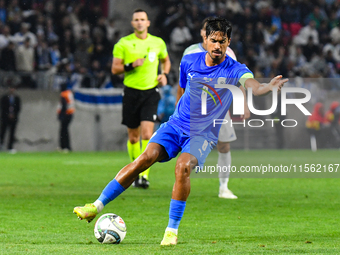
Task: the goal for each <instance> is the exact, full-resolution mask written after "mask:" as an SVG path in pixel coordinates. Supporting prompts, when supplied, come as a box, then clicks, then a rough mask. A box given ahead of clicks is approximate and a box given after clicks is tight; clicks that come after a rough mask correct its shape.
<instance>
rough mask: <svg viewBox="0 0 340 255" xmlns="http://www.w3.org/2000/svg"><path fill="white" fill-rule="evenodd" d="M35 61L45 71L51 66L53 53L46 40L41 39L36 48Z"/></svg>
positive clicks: (37, 66)
mask: <svg viewBox="0 0 340 255" xmlns="http://www.w3.org/2000/svg"><path fill="white" fill-rule="evenodd" d="M35 63H36V68H37V70H39V71H45V70H48V69H50V68H51V55H50V51H49V49H48V46H47V43H46V42H45V41H40V42H39V43H38V46H37V47H36V49H35Z"/></svg>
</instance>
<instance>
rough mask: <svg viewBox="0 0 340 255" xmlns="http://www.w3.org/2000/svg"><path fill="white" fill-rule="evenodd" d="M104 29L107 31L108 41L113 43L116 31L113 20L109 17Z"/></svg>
mask: <svg viewBox="0 0 340 255" xmlns="http://www.w3.org/2000/svg"><path fill="white" fill-rule="evenodd" d="M106 31H107V39H108V40H109V41H110V43H112V44H114V43H115V42H116V38H115V37H116V32H117V28H116V27H115V20H114V19H113V18H111V19H110V20H109V22H108V24H107V25H106Z"/></svg>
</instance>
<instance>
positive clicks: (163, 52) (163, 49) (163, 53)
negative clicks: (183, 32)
mask: <svg viewBox="0 0 340 255" xmlns="http://www.w3.org/2000/svg"><path fill="white" fill-rule="evenodd" d="M166 56H168V50H167V49H166V44H165V42H164V41H163V40H162V39H161V50H160V52H159V55H158V57H159V59H165V58H166Z"/></svg>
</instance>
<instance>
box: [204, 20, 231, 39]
mask: <svg viewBox="0 0 340 255" xmlns="http://www.w3.org/2000/svg"><path fill="white" fill-rule="evenodd" d="M205 30H206V36H207V37H208V36H209V35H211V34H212V33H215V32H222V33H223V34H224V35H227V37H228V39H230V36H231V30H232V28H231V23H230V22H229V21H228V20H226V19H223V18H213V19H209V20H208V21H207V26H206V28H205Z"/></svg>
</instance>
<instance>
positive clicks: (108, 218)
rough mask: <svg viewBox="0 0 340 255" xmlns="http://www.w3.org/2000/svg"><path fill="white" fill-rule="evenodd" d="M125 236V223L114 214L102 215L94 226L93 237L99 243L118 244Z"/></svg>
mask: <svg viewBox="0 0 340 255" xmlns="http://www.w3.org/2000/svg"><path fill="white" fill-rule="evenodd" d="M125 235H126V226H125V222H124V220H123V219H122V218H121V217H119V216H118V215H116V214H114V213H106V214H103V215H102V216H101V217H100V218H99V219H98V220H97V222H96V224H95V225H94V236H95V237H96V238H97V240H98V241H99V242H100V243H109V244H119V243H120V242H121V241H123V240H124V237H125Z"/></svg>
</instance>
